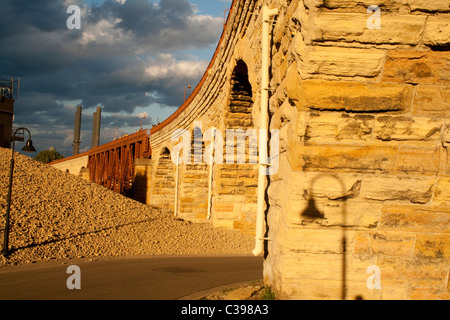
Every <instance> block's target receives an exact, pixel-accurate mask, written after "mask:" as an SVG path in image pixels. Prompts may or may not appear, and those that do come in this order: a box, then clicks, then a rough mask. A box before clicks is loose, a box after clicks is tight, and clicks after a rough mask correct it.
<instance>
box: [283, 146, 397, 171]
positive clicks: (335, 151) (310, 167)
mask: <svg viewBox="0 0 450 320" xmlns="http://www.w3.org/2000/svg"><path fill="white" fill-rule="evenodd" d="M397 154H398V149H397V147H386V146H378V147H377V146H349V145H339V144H336V145H311V146H304V145H300V144H297V145H296V144H291V145H290V147H289V149H288V154H287V157H288V160H289V163H290V165H291V168H292V170H293V171H320V172H323V171H326V172H329V171H334V172H392V171H394V170H395V162H396V159H397Z"/></svg>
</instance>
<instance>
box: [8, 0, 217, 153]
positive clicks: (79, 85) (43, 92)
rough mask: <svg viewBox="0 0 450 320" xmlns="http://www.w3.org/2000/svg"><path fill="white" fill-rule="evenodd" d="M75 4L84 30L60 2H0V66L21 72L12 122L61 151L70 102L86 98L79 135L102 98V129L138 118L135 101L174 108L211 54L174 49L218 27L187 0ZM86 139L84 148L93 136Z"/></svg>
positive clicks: (191, 45)
mask: <svg viewBox="0 0 450 320" xmlns="http://www.w3.org/2000/svg"><path fill="white" fill-rule="evenodd" d="M70 4H72V3H70ZM73 4H78V5H80V7H81V10H82V15H81V30H69V29H67V27H66V20H67V19H68V17H69V16H70V14H68V13H67V12H66V9H67V8H66V5H69V4H68V2H67V1H66V2H64V1H62V0H35V1H29V0H6V1H2V4H1V6H0V13H1V18H0V44H1V50H0V75H1V76H6V77H9V76H14V77H21V88H20V97H19V99H18V100H17V101H16V104H15V122H16V124H17V125H26V126H28V127H31V128H33V130H34V131H35V132H36V137H38V138H39V140H40V142H38V143H37V146H39V147H42V148H44V149H47V148H48V147H49V146H50V145H53V146H55V147H57V149H58V148H59V149H63V150H64V152H65V154H66V155H67V154H68V153H70V152H71V150H72V146H71V144H70V143H69V144H68V143H67V141H70V139H71V135H72V134H73V119H74V114H75V104H76V103H80V102H81V104H82V105H83V107H84V109H83V130H84V131H83V132H84V134H85V135H86V134H87V133H86V132H89V130H90V128H91V126H92V119H91V118H92V112H93V111H94V109H95V107H96V106H97V105H101V106H102V107H103V114H104V116H105V118H104V119H102V129H104V130H105V132H106V131H108V130H112V129H111V126H114V127H119V128H120V127H127V126H132V124H133V123H134V122H136V126H138V125H139V121H136V115H135V114H134V112H135V110H136V108H138V107H148V106H150V105H152V104H157V105H158V106H159V107H165V106H166V107H168V108H173V110H174V111H175V108H176V107H178V106H179V105H180V104H181V103H182V102H183V91H184V84H185V81H186V80H189V81H191V85H192V86H194V85H195V84H196V83H197V81H198V80H199V79H200V78H201V76H202V74H203V72H204V71H205V69H206V66H207V63H208V61H197V59H196V58H194V57H186V56H183V55H182V54H181V55H180V54H179V53H180V52H182V51H185V50H192V49H196V48H206V47H210V48H212V47H213V46H214V45H215V44H216V43H217V41H218V39H219V36H220V32H221V29H222V19H221V18H214V17H212V16H200V15H196V14H195V12H194V7H193V5H192V4H191V3H189V2H188V1H187V0H161V1H157V0H153V1H149V0H128V1H125V2H123V1H115V0H105V1H102V2H100V3H99V4H97V5H90V6H89V5H88V4H87V3H86V2H84V1H82V0H74V1H73ZM67 101H69V102H67ZM70 104H72V105H71V106H69V105H70ZM150 109H151V108H150ZM148 113H149V114H152V112H151V110H148ZM113 114H114V116H112V115H113ZM85 117H86V118H85ZM153 118H154V119H156V118H157V115H155V116H154V117H153ZM161 120H163V119H161ZM149 121H150V120H146V122H149ZM144 123H145V122H144ZM148 124H149V125H150V123H148ZM108 132H109V131H108ZM110 135H111V134H109V135H108V134H105V135H104V137H105V139H107V138H108V137H110ZM58 141H59V143H58ZM84 143H85V144H84V145H82V148H86V145H90V138H88V139H84ZM46 144H49V146H45V145H46Z"/></svg>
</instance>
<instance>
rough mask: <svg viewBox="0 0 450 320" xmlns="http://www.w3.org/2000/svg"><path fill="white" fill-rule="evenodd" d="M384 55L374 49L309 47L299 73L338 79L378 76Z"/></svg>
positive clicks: (383, 52) (303, 57) (382, 52)
mask: <svg viewBox="0 0 450 320" xmlns="http://www.w3.org/2000/svg"><path fill="white" fill-rule="evenodd" d="M385 56H386V53H385V51H382V50H375V49H357V48H336V47H318V46H314V47H309V48H308V50H306V52H305V54H304V55H303V56H302V60H303V63H302V68H301V71H302V72H304V73H308V74H320V75H331V76H338V77H369V78H373V77H376V76H378V75H379V74H380V72H381V69H382V67H383V65H384V60H385Z"/></svg>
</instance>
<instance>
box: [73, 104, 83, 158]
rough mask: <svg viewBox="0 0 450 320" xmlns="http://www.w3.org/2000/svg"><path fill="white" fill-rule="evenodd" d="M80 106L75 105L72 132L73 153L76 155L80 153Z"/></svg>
mask: <svg viewBox="0 0 450 320" xmlns="http://www.w3.org/2000/svg"><path fill="white" fill-rule="evenodd" d="M81 109H82V107H81V106H77V111H76V113H75V128H74V132H73V155H74V156H76V155H78V154H79V153H80V144H81V140H80V138H81V137H80V136H81Z"/></svg>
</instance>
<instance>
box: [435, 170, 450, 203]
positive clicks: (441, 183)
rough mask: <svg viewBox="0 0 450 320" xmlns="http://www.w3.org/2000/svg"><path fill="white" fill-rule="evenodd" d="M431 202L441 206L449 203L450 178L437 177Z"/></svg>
mask: <svg viewBox="0 0 450 320" xmlns="http://www.w3.org/2000/svg"><path fill="white" fill-rule="evenodd" d="M433 204H435V205H441V206H445V205H449V204H450V178H448V177H440V178H438V180H437V182H436V187H435V190H434V194H433Z"/></svg>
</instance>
